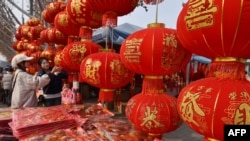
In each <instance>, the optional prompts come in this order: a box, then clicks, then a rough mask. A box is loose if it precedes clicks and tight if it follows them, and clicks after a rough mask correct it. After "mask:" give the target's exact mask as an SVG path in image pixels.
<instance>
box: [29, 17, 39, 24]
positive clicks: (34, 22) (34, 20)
mask: <svg viewBox="0 0 250 141" xmlns="http://www.w3.org/2000/svg"><path fill="white" fill-rule="evenodd" d="M40 24H41V21H40V19H38V18H34V17H32V18H30V19H28V21H27V22H26V25H28V26H38V25H40Z"/></svg>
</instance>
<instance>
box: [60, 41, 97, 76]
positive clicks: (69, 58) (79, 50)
mask: <svg viewBox="0 0 250 141" xmlns="http://www.w3.org/2000/svg"><path fill="white" fill-rule="evenodd" d="M101 48H102V47H101V46H100V45H98V44H96V43H93V42H91V41H89V40H82V41H80V42H73V43H71V44H68V45H67V46H66V47H65V48H64V49H63V52H62V53H63V54H64V55H63V60H64V62H65V64H66V66H67V67H70V68H71V70H72V71H73V72H79V70H80V65H81V62H82V60H83V59H84V58H85V57H86V56H88V55H90V54H92V53H96V52H99V50H100V49H101Z"/></svg>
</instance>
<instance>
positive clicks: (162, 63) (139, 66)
mask: <svg viewBox="0 0 250 141" xmlns="http://www.w3.org/2000/svg"><path fill="white" fill-rule="evenodd" d="M120 55H121V60H122V62H123V63H124V64H125V66H126V67H128V68H129V69H130V70H132V71H134V72H137V73H139V74H145V75H166V74H171V73H174V72H177V71H178V70H180V69H181V68H183V67H185V66H186V64H187V63H188V61H189V60H190V58H191V53H189V52H187V51H186V50H185V49H184V48H183V47H182V46H181V44H180V43H179V41H178V39H177V35H176V31H175V30H174V29H168V28H164V24H159V23H158V24H156V23H155V24H151V25H149V28H147V29H143V30H140V31H137V32H135V33H133V34H131V35H130V36H129V37H127V39H126V40H125V41H124V42H123V44H122V46H121V49H120Z"/></svg>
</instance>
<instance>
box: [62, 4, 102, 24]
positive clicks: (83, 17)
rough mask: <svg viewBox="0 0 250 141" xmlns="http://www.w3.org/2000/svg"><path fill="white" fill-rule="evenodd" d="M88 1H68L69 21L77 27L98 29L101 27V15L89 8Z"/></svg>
mask: <svg viewBox="0 0 250 141" xmlns="http://www.w3.org/2000/svg"><path fill="white" fill-rule="evenodd" d="M89 1H90V0H78V1H75V0H68V3H67V8H66V10H67V13H68V16H69V18H70V20H72V21H74V22H75V23H77V24H78V25H79V26H87V27H91V28H98V27H100V26H101V20H102V15H101V14H100V13H98V12H96V11H94V10H93V9H91V8H90V7H89V5H88V4H87V3H88V2H89Z"/></svg>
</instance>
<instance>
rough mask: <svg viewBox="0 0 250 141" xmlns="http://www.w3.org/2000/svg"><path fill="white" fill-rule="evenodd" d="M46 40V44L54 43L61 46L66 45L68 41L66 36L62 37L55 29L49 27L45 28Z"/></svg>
mask: <svg viewBox="0 0 250 141" xmlns="http://www.w3.org/2000/svg"><path fill="white" fill-rule="evenodd" d="M46 33H47V38H48V40H49V42H48V43H54V44H63V45H66V44H67V41H68V37H67V35H64V34H63V33H62V32H60V31H59V30H58V29H56V28H55V27H49V28H47V32H46Z"/></svg>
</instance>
